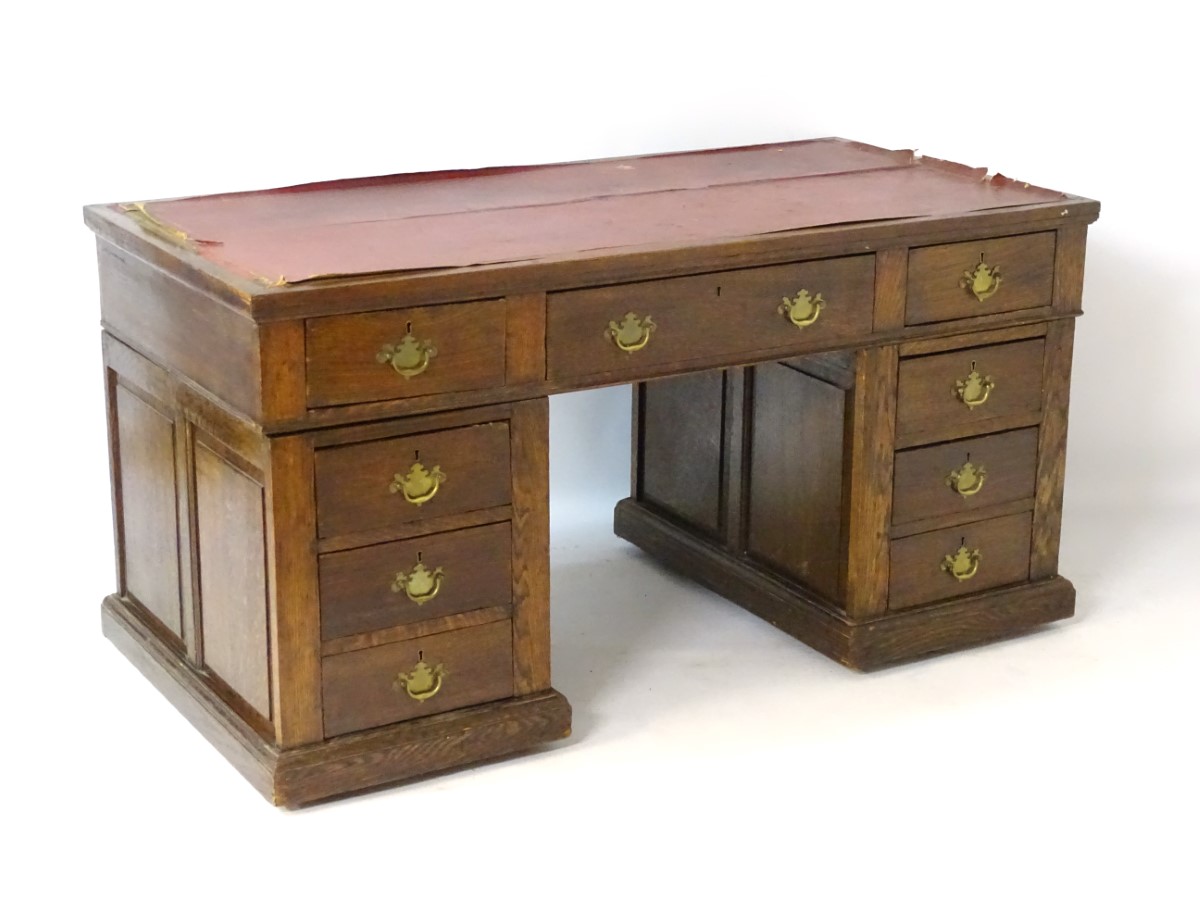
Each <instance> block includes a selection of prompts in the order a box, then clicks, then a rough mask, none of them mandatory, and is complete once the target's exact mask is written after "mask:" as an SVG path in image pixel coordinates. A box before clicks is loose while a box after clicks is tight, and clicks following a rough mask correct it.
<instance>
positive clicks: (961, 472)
mask: <svg viewBox="0 0 1200 900" xmlns="http://www.w3.org/2000/svg"><path fill="white" fill-rule="evenodd" d="M1037 446H1038V430H1037V429H1036V428H1022V429H1019V430H1017V431H1005V432H1002V433H1000V434H992V435H988V436H986V437H979V438H969V439H967V440H964V441H951V442H950V443H947V444H936V445H934V446H932V447H922V448H920V449H917V450H905V451H903V452H901V453H897V454H896V469H895V480H894V484H895V490H894V493H893V498H892V522H894V523H896V524H900V523H903V522H914V521H917V520H919V519H929V518H933V517H934V516H944V515H949V514H952V513H961V512H971V511H973V510H983V509H988V508H989V507H994V506H998V505H1000V504H1002V503H1009V502H1011V501H1015V500H1023V499H1026V498H1032V497H1033V492H1034V481H1035V479H1036V475H1037Z"/></svg>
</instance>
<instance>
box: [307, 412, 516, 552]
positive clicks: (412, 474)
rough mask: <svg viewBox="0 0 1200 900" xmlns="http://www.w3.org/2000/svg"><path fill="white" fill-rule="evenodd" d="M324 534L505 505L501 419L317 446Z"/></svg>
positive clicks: (506, 448) (506, 451)
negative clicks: (353, 442)
mask: <svg viewBox="0 0 1200 900" xmlns="http://www.w3.org/2000/svg"><path fill="white" fill-rule="evenodd" d="M316 481H317V532H318V534H319V535H320V536H321V537H323V538H325V537H334V536H338V535H345V534H354V533H357V532H362V531H370V530H372V529H376V528H387V527H389V526H394V525H401V524H404V523H406V522H416V521H425V520H429V519H435V518H437V517H439V516H445V515H449V514H451V513H461V512H471V511H472V510H477V509H491V508H493V507H497V506H505V505H506V504H508V502H509V499H510V497H511V482H510V472H509V439H508V425H507V423H504V422H491V423H488V424H485V425H471V426H468V427H466V428H452V429H449V430H447V431H431V432H428V433H426V434H416V435H410V436H407V437H399V438H392V439H390V440H383V441H370V442H368V443H364V444H351V445H349V446H345V447H335V448H332V449H328V450H319V451H317V457H316Z"/></svg>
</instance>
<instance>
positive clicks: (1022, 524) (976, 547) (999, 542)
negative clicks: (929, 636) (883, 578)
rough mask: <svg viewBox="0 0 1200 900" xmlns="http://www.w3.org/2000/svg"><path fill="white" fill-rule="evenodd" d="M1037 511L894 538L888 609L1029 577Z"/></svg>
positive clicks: (913, 604)
mask: <svg viewBox="0 0 1200 900" xmlns="http://www.w3.org/2000/svg"><path fill="white" fill-rule="evenodd" d="M1032 524H1033V515H1032V513H1019V514H1017V515H1015V516H1004V517H1003V518H999V519H987V520H985V521H983V522H974V523H972V524H970V525H962V526H959V527H956V528H942V529H939V530H938V531H930V532H926V533H925V534H916V535H913V536H912V537H907V538H902V539H900V540H896V541H892V547H891V550H892V553H891V557H892V558H891V576H890V581H889V591H888V609H890V610H896V609H904V608H905V607H909V606H919V605H921V604H922V603H932V602H933V601H935V600H945V599H947V598H949V597H957V596H959V595H961V594H973V593H976V592H978V591H984V590H987V589H989V588H994V587H1000V586H1001V585H1005V584H1014V583H1016V582H1020V581H1026V580H1028V578H1029V540H1030V532H1031V529H1032Z"/></svg>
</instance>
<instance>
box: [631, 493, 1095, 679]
mask: <svg viewBox="0 0 1200 900" xmlns="http://www.w3.org/2000/svg"><path fill="white" fill-rule="evenodd" d="M613 528H614V530H615V531H616V533H617V535H618V536H619V537H622V538H624V539H625V540H627V541H629V542H630V543H632V544H635V545H636V546H638V547H640V548H641V549H643V550H645V551H646V552H647V553H649V554H650V555H651V556H653V557H654V558H655V559H658V560H660V561H661V562H663V563H665V564H666V565H668V566H670V567H671V568H673V569H676V570H678V571H680V572H682V573H683V574H685V575H687V576H688V577H689V578H692V579H694V580H695V581H697V582H699V583H700V584H702V585H704V586H705V587H707V588H709V589H711V590H713V591H715V592H716V593H718V594H720V595H721V596H723V597H725V598H727V599H729V600H732V601H733V602H734V603H736V604H738V605H739V606H743V607H745V608H746V609H748V610H749V611H750V612H752V613H754V614H755V615H756V616H759V617H761V618H763V619H766V620H767V621H768V622H770V623H771V624H772V625H774V626H775V627H776V628H779V629H782V630H783V631H786V632H787V633H788V634H790V635H792V636H793V637H796V638H799V639H800V640H802V641H804V643H806V644H808V645H809V646H810V647H813V648H814V649H816V650H819V651H820V652H822V653H824V654H825V655H826V656H829V657H831V658H832V659H835V660H837V661H838V662H840V663H842V664H843V665H846V666H849V667H850V668H852V669H858V670H861V671H864V672H865V671H871V670H873V669H879V668H882V667H884V666H887V665H891V664H893V663H898V662H904V661H907V660H912V659H916V658H919V657H922V656H929V655H931V654H934V653H944V652H946V651H950V650H958V649H961V648H963V647H969V646H971V645H973V644H981V643H985V642H988V641H994V640H998V639H1000V638H1005V637H1011V636H1013V635H1016V634H1020V633H1021V632H1025V631H1029V630H1030V629H1032V628H1034V627H1036V626H1038V625H1044V624H1046V623H1047V622H1053V621H1055V620H1057V619H1065V618H1068V617H1070V616H1071V615H1073V614H1074V612H1075V588H1074V587H1072V585H1071V582H1069V581H1067V580H1066V579H1065V578H1062V577H1059V576H1055V577H1053V578H1047V579H1044V580H1042V581H1037V582H1034V583H1032V584H1023V585H1017V586H1014V587H1007V588H999V589H996V590H991V591H986V592H983V593H980V594H974V595H971V596H968V597H962V598H959V599H956V600H950V601H947V602H944V603H937V604H931V605H930V606H925V607H918V608H916V609H906V610H903V611H900V612H896V613H891V614H889V615H886V616H883V617H881V618H878V619H873V620H869V621H852V620H850V619H848V618H846V617H845V615H844V614H843V613H841V612H839V611H838V610H835V609H832V608H831V607H829V606H828V605H826V604H824V603H822V602H821V601H820V600H818V599H817V598H815V597H813V596H811V595H809V594H807V593H806V592H805V591H804V590H803V589H801V588H799V587H797V586H795V585H792V584H789V583H787V582H785V581H782V580H781V579H779V578H776V577H774V576H772V575H770V574H769V573H768V572H766V571H764V570H763V569H761V568H759V567H757V566H755V565H754V564H753V563H751V562H750V561H749V560H747V559H744V558H737V557H734V556H733V555H731V554H729V553H728V552H727V551H725V550H724V549H722V548H721V547H719V546H717V545H716V544H714V543H711V542H709V541H706V540H705V539H704V538H703V537H700V536H698V535H697V534H695V533H693V532H690V531H688V530H687V529H685V528H683V527H681V526H679V525H677V524H676V523H674V522H672V521H671V520H670V519H667V518H665V517H663V516H662V515H660V514H658V513H656V512H655V511H654V510H652V509H649V508H647V507H645V506H642V505H641V504H639V503H637V502H636V501H634V500H622V501H621V502H620V503H618V504H617V508H616V512H615V515H614V522H613Z"/></svg>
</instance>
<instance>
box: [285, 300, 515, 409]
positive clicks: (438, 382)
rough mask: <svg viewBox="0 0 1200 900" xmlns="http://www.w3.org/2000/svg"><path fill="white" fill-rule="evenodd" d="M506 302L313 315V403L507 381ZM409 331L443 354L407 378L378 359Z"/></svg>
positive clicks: (334, 403)
mask: <svg viewBox="0 0 1200 900" xmlns="http://www.w3.org/2000/svg"><path fill="white" fill-rule="evenodd" d="M504 320H505V317H504V301H502V300H490V301H484V302H481V303H453V304H448V305H445V306H424V307H415V308H413V309H405V310H399V311H392V312H379V313H361V314H359V315H354V316H329V317H325V318H319V319H310V320H309V322H308V326H307V332H308V337H307V351H306V352H307V357H308V405H309V406H313V407H317V406H337V405H339V404H343V403H362V402H365V401H369V400H390V399H393V398H397V397H422V396H425V395H427V394H444V393H448V392H450V391H470V390H476V389H480V388H489V387H499V386H500V385H502V384H504V359H505V352H504V348H505V321H504ZM407 335H411V337H412V338H413V339H414V340H416V341H418V342H420V343H422V344H424V343H425V342H428V343H429V344H430V345H432V348H433V350H434V351H435V353H436V355H432V356H431V357H430V358H429V360H428V366H427V367H426V368H425V370H424V371H422V372H420V373H419V374H416V375H412V376H411V377H407V378H406V377H405V376H404V375H403V374H401V373H399V372H397V371H396V370H395V369H394V368H393V367H392V365H391V364H390V363H388V362H386V361H384V362H380V361H379V360H378V359H377V358H376V356H377V354H378V353H379V352H380V351H381V350H382V349H383V348H384V347H395V346H397V345H399V344H400V343H401V341H403V340H404V339H405V337H406V336H407Z"/></svg>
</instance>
